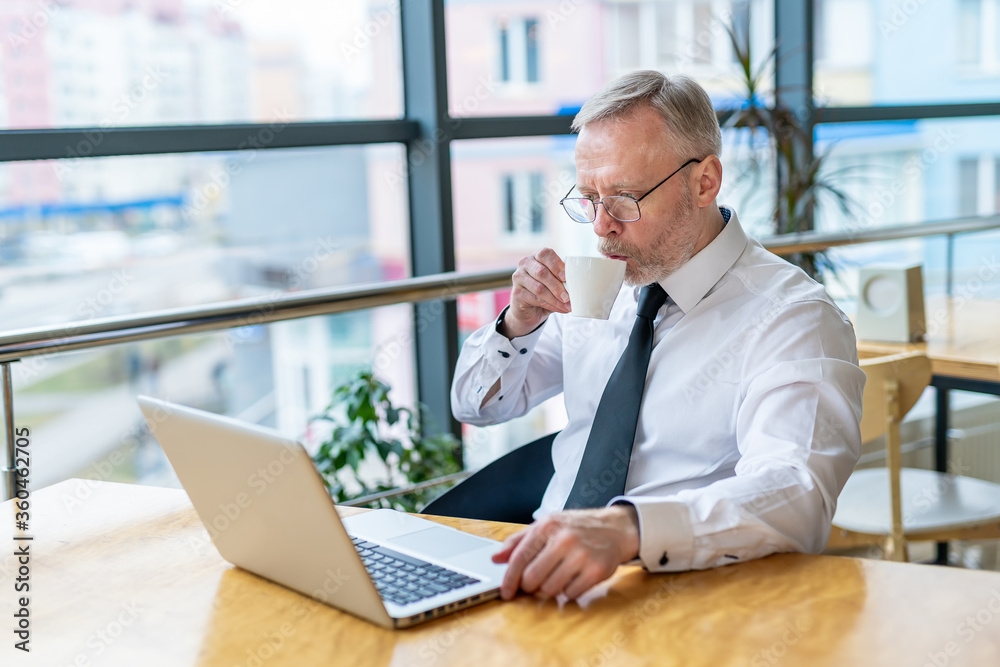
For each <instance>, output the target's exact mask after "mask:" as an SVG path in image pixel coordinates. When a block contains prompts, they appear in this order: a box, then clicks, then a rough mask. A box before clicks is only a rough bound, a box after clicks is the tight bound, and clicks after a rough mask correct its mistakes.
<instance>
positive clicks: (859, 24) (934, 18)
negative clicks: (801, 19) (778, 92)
mask: <svg viewBox="0 0 1000 667" xmlns="http://www.w3.org/2000/svg"><path fill="white" fill-rule="evenodd" d="M816 12H817V16H816V21H815V29H816V30H817V31H821V34H820V33H818V34H817V35H816V36H815V38H816V43H817V44H819V45H821V48H819V49H817V50H816V69H815V75H814V87H815V93H816V97H817V100H818V102H819V104H821V105H824V104H825V105H829V106H842V105H847V106H868V105H871V106H880V105H904V104H935V103H961V102H994V101H996V91H997V74H998V72H1000V53H996V51H998V50H1000V2H997V0H955V1H954V2H876V0H822V2H817V5H816ZM876 54H877V57H876Z"/></svg>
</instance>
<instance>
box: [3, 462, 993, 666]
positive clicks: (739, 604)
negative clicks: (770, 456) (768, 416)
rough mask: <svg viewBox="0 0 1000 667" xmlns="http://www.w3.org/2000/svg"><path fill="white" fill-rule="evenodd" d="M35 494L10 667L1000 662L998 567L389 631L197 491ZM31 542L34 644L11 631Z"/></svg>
mask: <svg viewBox="0 0 1000 667" xmlns="http://www.w3.org/2000/svg"><path fill="white" fill-rule="evenodd" d="M30 501H31V524H30V526H29V531H28V534H30V535H31V536H32V537H33V538H34V539H33V540H31V541H30V542H29V541H15V540H14V538H15V537H18V536H20V537H24V536H25V535H24V534H19V533H17V532H16V531H15V530H14V529H13V526H14V512H15V511H16V510H15V508H14V506H13V502H12V501H8V502H6V503H3V505H2V506H0V507H2V509H0V517H2V518H0V523H2V525H3V528H2V529H0V537H2V539H3V540H5V542H4V544H5V545H6V546H4V547H3V549H4V551H5V552H6V553H7V554H8V555H7V556H6V557H5V558H4V559H3V561H2V563H3V566H2V567H3V569H2V571H0V591H2V592H0V614H2V615H3V617H4V618H5V619H7V622H6V623H4V624H3V625H4V628H5V630H4V633H3V634H4V641H3V646H2V648H0V665H4V666H19V665H26V666H34V665H38V666H43V665H44V667H68V666H70V665H73V666H79V667H90V666H91V665H95V666H104V665H114V666H118V665H121V666H127V667H137V666H142V667H148V666H155V665H170V666H178V665H179V666H191V667H195V666H199V667H216V666H218V667H237V666H243V667H264V666H265V665H266V666H272V665H274V666H276V665H295V666H296V667H307V666H310V665H350V666H352V667H353V666H362V665H387V666H407V667H408V666H411V665H413V666H428V667H429V666H431V665H435V666H436V665H469V664H475V665H477V667H487V666H490V665H498V666H499V665H503V666H504V667H510V666H512V665H518V666H519V665H572V666H578V665H579V666H595V667H596V666H599V665H629V666H633V665H678V666H685V667H688V666H691V665H712V666H713V667H715V666H719V665H749V666H751V667H757V666H759V665H760V666H764V665H810V666H816V665H838V666H841V665H852V666H853V665H892V666H894V667H896V666H902V665H914V666H915V667H921V666H923V665H936V666H938V667H940V666H943V665H948V666H953V665H976V666H983V665H1000V573H994V572H976V571H968V570H958V569H950V568H940V567H933V566H926V565H911V564H904V563H889V562H881V561H868V560H859V559H850V558H838V557H832V556H809V555H801V554H786V555H779V556H772V557H770V558H765V559H762V560H759V561H754V562H750V563H743V564H738V565H731V566H727V567H724V568H720V569H716V570H711V571H705V572H688V573H682V574H661V575H651V574H647V573H645V572H644V571H643V570H642V569H640V568H636V567H622V568H620V569H619V572H618V573H617V575H616V576H615V577H613V578H612V579H611V580H609V581H608V582H606V583H605V584H602V585H600V586H598V587H597V588H595V589H594V590H593V591H591V592H590V593H589V594H588V595H587V596H586V597H585V598H584V599H583V600H582V601H581V602H580V603H576V602H572V603H565V604H560V603H559V602H557V601H540V600H537V599H535V598H533V597H530V596H521V597H518V598H517V599H515V600H514V601H512V602H506V603H504V602H499V601H495V602H490V603H487V604H485V605H481V606H479V607H473V608H472V609H469V610H466V611H464V612H460V613H457V614H453V615H451V616H447V617H444V618H441V619H438V620H436V621H432V622H430V623H427V624H425V625H422V626H418V627H416V628H411V629H409V630H398V631H390V630H384V629H381V628H378V627H376V626H374V625H370V624H368V623H366V622H364V621H361V620H358V619H356V618H354V617H352V616H348V615H346V614H343V613H341V612H339V611H337V610H335V609H332V608H330V607H327V606H324V605H321V604H318V603H315V602H313V601H311V600H309V599H307V598H305V597H303V596H301V595H299V594H297V593H294V592H292V591H289V590H287V589H285V588H283V587H281V586H277V585H275V584H272V583H270V582H267V581H265V580H263V579H260V578H258V577H256V576H254V575H252V574H250V573H248V572H245V571H243V570H240V569H238V568H234V567H233V566H231V565H230V564H228V563H227V562H225V561H224V560H222V558H221V557H220V556H219V554H218V553H217V552H216V550H215V548H214V547H213V546H212V545H211V543H210V542H209V540H208V535H207V533H206V531H205V530H204V528H203V527H202V525H201V524H200V522H199V521H198V519H197V516H196V514H195V512H194V510H193V508H192V507H191V504H190V502H189V501H188V498H187V496H186V495H185V494H184V492H183V491H177V490H170V489H159V488H151V487H141V486H133V485H124V484H112V483H105V482H94V481H89V480H69V481H66V482H63V483H60V484H57V485H55V486H51V487H48V488H45V489H40V490H38V491H37V492H34V493H33V494H32V495H31V499H30ZM441 521H442V523H447V524H450V525H453V526H456V527H458V528H460V529H463V530H467V531H469V532H473V533H476V534H479V535H484V536H489V537H494V538H502V537H504V536H505V535H508V534H510V533H511V532H512V531H514V530H516V529H517V526H513V525H510V524H495V523H486V522H480V521H467V520H449V519H441ZM276 539H277V538H276ZM26 543H27V544H30V554H31V557H30V566H29V569H30V574H29V577H30V586H31V589H30V594H29V595H30V602H29V610H30V630H31V643H30V648H31V652H30V653H28V654H26V653H23V652H21V651H17V650H15V649H14V648H13V645H14V642H15V641H17V639H16V638H15V637H14V636H13V635H12V633H11V631H10V629H9V628H10V625H11V624H10V619H11V618H12V614H13V613H14V612H15V605H16V604H17V603H16V596H17V595H19V594H15V592H14V583H15V580H16V578H17V577H18V576H19V575H18V568H19V567H20V566H19V565H18V564H17V562H16V559H14V558H13V557H12V556H11V555H10V554H11V552H12V550H13V547H12V546H11V545H15V544H18V545H19V544H26ZM289 558H294V554H293V553H289Z"/></svg>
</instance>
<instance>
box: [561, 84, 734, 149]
mask: <svg viewBox="0 0 1000 667" xmlns="http://www.w3.org/2000/svg"><path fill="white" fill-rule="evenodd" d="M642 105H649V106H650V107H652V108H653V109H654V110H655V111H657V112H659V114H660V116H661V117H662V118H663V120H664V122H665V123H666V125H667V131H668V133H669V135H670V138H671V139H672V142H673V144H674V145H675V146H676V147H677V149H678V151H679V152H680V153H681V154H680V155H679V156H678V157H680V158H681V159H689V158H705V157H708V156H709V155H716V156H721V155H722V131H721V130H720V129H719V119H718V118H717V117H716V115H715V109H714V108H713V107H712V101H711V100H710V99H709V97H708V93H706V92H705V89H704V88H702V87H701V86H700V85H698V83H696V82H695V81H694V79H691V78H689V77H686V76H680V75H679V76H672V77H668V76H667V75H665V74H662V73H661V72H657V71H655V70H639V71H637V72H631V73H630V74H626V75H624V76H620V77H618V78H617V79H615V80H614V81H612V82H611V83H609V84H607V85H606V86H604V88H602V89H601V90H600V91H599V92H598V93H597V94H596V95H594V96H593V97H591V98H590V99H589V100H587V102H586V103H585V104H584V105H583V107H582V108H581V109H580V112H579V113H578V114H576V118H574V119H573V131H574V132H579V131H580V130H581V129H583V127H584V126H585V125H588V124H590V123H594V122H597V121H603V120H617V119H620V118H623V117H624V116H627V115H628V114H629V113H631V112H632V111H633V110H635V109H637V108H639V107H641V106H642Z"/></svg>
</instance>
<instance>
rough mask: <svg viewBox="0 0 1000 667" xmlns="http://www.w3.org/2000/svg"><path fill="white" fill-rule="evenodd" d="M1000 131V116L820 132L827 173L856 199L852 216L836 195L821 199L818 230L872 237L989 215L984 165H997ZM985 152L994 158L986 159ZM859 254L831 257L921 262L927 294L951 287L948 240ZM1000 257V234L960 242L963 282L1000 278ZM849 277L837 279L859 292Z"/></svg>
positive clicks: (867, 247) (958, 268)
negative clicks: (999, 261) (999, 263)
mask: <svg viewBox="0 0 1000 667" xmlns="http://www.w3.org/2000/svg"><path fill="white" fill-rule="evenodd" d="M998 133H1000V118H998V117H987V118H942V119H933V120H919V121H917V120H913V121H891V122H880V123H844V124H834V125H820V126H818V127H817V140H818V142H817V147H818V150H819V151H820V152H829V154H830V156H829V158H827V160H828V162H829V169H828V171H827V173H828V174H829V175H830V176H831V178H832V182H833V183H834V184H836V185H837V186H838V187H839V188H841V189H842V190H843V191H844V192H845V193H846V195H847V196H848V197H849V201H850V204H849V211H848V212H844V211H842V210H841V208H840V207H839V205H838V204H837V202H836V201H834V200H832V199H830V198H829V197H827V198H826V201H821V205H820V208H819V210H818V212H817V226H818V228H819V229H821V230H823V231H850V230H857V231H866V230H869V229H876V228H878V227H884V226H893V225H912V226H918V225H920V224H922V223H925V222H929V221H941V220H949V219H953V218H956V217H959V216H964V215H978V214H980V213H982V212H983V210H982V205H983V203H985V202H988V201H989V200H987V199H985V196H984V193H983V192H982V188H984V187H986V185H988V184H989V183H990V180H988V179H986V177H985V174H984V165H987V166H989V164H990V162H991V161H992V160H993V159H995V158H993V157H992V156H995V155H997V154H998V148H997V147H995V145H994V143H992V142H991V138H992V137H993V136H995V135H997V134H998ZM983 154H985V155H987V156H989V157H990V159H989V160H984V159H983V158H982V157H981V156H982V155H983ZM852 248H854V249H852V250H849V251H848V250H846V249H844V250H835V251H832V252H831V256H832V257H834V258H837V257H840V256H841V255H842V254H843V253H847V254H844V255H843V256H844V257H848V258H853V259H852V260H851V261H853V262H855V263H857V264H863V263H865V262H867V263H870V264H881V263H889V264H893V263H903V262H914V263H919V264H922V265H923V266H924V282H925V286H927V289H928V290H929V291H931V290H939V291H941V290H943V289H944V284H945V273H944V267H945V240H944V238H943V237H928V238H915V239H912V240H909V241H907V242H905V243H903V242H900V243H894V244H864V245H860V246H852ZM887 248H888V249H890V250H891V252H890V250H886V249H887ZM996 257H1000V233H992V232H991V233H983V234H975V235H971V234H970V235H960V236H958V237H956V253H955V277H956V280H958V279H959V276H962V275H964V276H967V277H968V276H973V275H975V273H976V272H978V271H979V270H980V269H983V270H984V271H985V273H986V274H987V275H988V276H989V277H990V280H994V279H1000V275H996V268H995V267H996V260H995V258H996ZM990 258H993V260H992V262H993V263H992V264H990ZM845 266H847V267H848V268H850V267H851V266H853V265H852V264H849V263H848V264H846V265H845ZM855 268H856V267H855ZM846 275H847V278H842V277H838V276H831V279H832V280H834V281H838V280H842V279H843V280H847V284H848V285H849V286H853V283H852V282H851V280H852V278H851V277H850V276H851V274H849V273H848V274H846ZM828 283H829V281H828ZM956 284H957V283H956Z"/></svg>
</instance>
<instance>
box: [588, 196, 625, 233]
mask: <svg viewBox="0 0 1000 667" xmlns="http://www.w3.org/2000/svg"><path fill="white" fill-rule="evenodd" d="M622 224H623V223H622V222H621V221H620V220H616V219H615V218H613V217H612V216H611V214H610V213H608V209H607V208H606V207H605V206H604V204H603V203H601V204H598V205H597V217H596V218H594V233H595V234H597V235H598V236H600V237H601V238H604V237H606V236H610V235H611V234H621V232H622Z"/></svg>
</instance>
